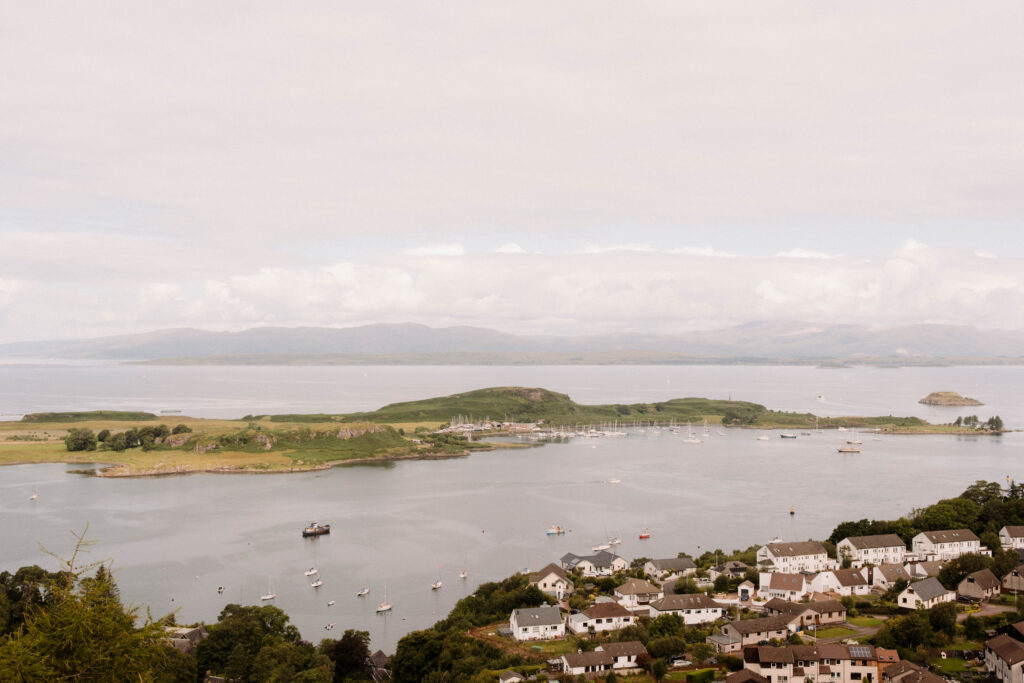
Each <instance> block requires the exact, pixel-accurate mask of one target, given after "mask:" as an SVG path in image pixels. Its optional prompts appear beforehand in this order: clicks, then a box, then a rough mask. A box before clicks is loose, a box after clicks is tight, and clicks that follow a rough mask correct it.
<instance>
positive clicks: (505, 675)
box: [498, 670, 526, 683]
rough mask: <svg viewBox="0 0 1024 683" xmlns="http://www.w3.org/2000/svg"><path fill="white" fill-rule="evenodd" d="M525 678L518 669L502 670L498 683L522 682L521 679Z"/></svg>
mask: <svg viewBox="0 0 1024 683" xmlns="http://www.w3.org/2000/svg"><path fill="white" fill-rule="evenodd" d="M525 680H526V679H525V678H523V675H522V674H521V673H519V672H518V671H512V670H509V671H502V672H501V673H500V674H498V683H521V681H525Z"/></svg>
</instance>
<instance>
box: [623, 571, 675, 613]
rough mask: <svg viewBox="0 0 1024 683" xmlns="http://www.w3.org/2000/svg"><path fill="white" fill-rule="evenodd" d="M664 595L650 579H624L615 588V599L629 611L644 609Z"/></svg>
mask: <svg viewBox="0 0 1024 683" xmlns="http://www.w3.org/2000/svg"><path fill="white" fill-rule="evenodd" d="M663 597H665V593H664V592H663V591H662V590H661V589H660V588H658V587H657V586H655V585H654V584H653V583H651V582H650V581H644V580H642V579H626V583H624V584H622V585H621V586H618V587H617V588H616V589H615V599H616V601H617V602H618V603H619V604H620V605H622V606H623V607H625V608H626V609H628V610H631V611H639V610H646V609H647V606H648V605H650V604H651V603H652V602H654V601H655V600H660V599H661V598H663Z"/></svg>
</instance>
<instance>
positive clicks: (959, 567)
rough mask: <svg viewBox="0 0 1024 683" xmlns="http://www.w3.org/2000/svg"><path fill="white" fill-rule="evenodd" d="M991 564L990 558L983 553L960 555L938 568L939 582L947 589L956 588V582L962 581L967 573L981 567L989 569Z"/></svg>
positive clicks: (971, 572)
mask: <svg viewBox="0 0 1024 683" xmlns="http://www.w3.org/2000/svg"><path fill="white" fill-rule="evenodd" d="M992 565H993V560H992V558H991V557H987V556H985V555H979V554H978V553H967V554H965V555H961V556H960V557H957V558H955V559H952V560H950V561H949V562H947V563H946V564H945V565H943V567H942V569H940V570H939V583H941V584H942V585H943V586H945V587H946V588H948V589H949V590H956V587H957V584H959V583H960V582H961V581H963V580H964V577H966V576H967V575H968V574H973V573H974V572H976V571H979V570H981V569H991V567H992Z"/></svg>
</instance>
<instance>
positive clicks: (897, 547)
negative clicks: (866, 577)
mask: <svg viewBox="0 0 1024 683" xmlns="http://www.w3.org/2000/svg"><path fill="white" fill-rule="evenodd" d="M906 554H907V544H906V543H904V542H903V539H902V538H900V537H899V536H897V535H896V534H876V535H874V536H849V537H847V538H844V539H843V540H841V541H839V543H837V544H836V555H838V556H839V557H840V558H842V559H845V558H850V562H851V563H852V564H853V566H854V567H863V566H864V565H866V564H874V565H879V564H884V563H888V564H903V560H904V557H905V556H906Z"/></svg>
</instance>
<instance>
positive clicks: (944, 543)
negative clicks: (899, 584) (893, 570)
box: [913, 529, 992, 560]
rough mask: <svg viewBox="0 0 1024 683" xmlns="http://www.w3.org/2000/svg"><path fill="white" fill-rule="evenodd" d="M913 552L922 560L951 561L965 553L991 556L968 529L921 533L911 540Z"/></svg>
mask: <svg viewBox="0 0 1024 683" xmlns="http://www.w3.org/2000/svg"><path fill="white" fill-rule="evenodd" d="M913 551H914V554H915V555H916V556H917V557H918V558H920V559H924V560H952V559H956V558H957V557H960V556H961V555H966V554H967V553H980V554H982V555H991V554H992V552H991V551H990V550H989V549H988V548H986V547H985V546H983V545H981V540H980V539H979V538H978V537H977V536H976V535H975V534H974V532H973V531H971V530H970V529H947V530H945V531H922V532H921V533H919V534H918V535H917V536H914V538H913Z"/></svg>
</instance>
